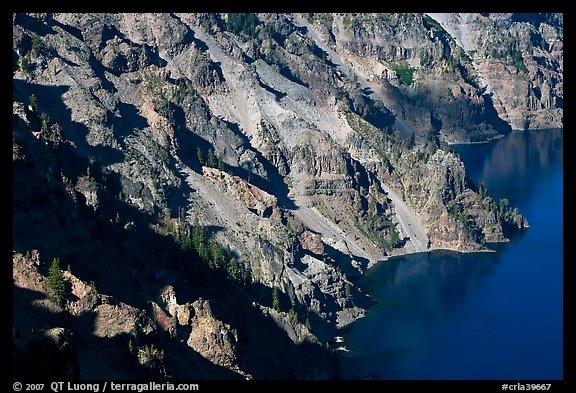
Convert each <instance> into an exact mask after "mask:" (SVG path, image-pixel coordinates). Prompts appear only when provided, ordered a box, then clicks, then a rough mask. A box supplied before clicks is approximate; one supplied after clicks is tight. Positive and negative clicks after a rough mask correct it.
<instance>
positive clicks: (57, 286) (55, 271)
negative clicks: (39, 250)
mask: <svg viewBox="0 0 576 393" xmlns="http://www.w3.org/2000/svg"><path fill="white" fill-rule="evenodd" d="M47 281H48V287H50V289H52V290H53V291H54V296H53V297H52V301H53V302H54V303H56V304H57V305H58V306H60V307H62V306H63V305H64V292H65V285H64V275H63V274H62V270H60V260H59V258H54V259H53V260H52V265H50V269H49V270H48V278H47Z"/></svg>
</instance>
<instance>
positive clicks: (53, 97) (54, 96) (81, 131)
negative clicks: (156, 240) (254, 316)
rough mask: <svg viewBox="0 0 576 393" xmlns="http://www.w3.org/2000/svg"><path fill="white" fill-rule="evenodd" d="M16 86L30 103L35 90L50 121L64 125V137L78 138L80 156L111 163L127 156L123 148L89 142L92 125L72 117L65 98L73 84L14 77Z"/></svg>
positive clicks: (17, 95) (20, 98) (19, 97)
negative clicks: (70, 85)
mask: <svg viewBox="0 0 576 393" xmlns="http://www.w3.org/2000/svg"><path fill="white" fill-rule="evenodd" d="M12 86H13V90H12V96H13V99H14V100H16V101H21V102H23V103H28V101H29V98H30V96H31V95H32V94H35V96H36V99H37V102H38V108H39V109H38V112H39V113H42V112H45V113H46V114H47V115H48V117H49V119H50V122H56V123H58V124H59V125H60V127H61V128H62V134H63V137H64V139H66V140H69V141H72V142H74V144H75V150H76V152H77V155H79V156H80V157H84V158H90V159H92V160H94V161H97V162H99V163H100V164H101V165H110V164H114V163H118V162H122V161H123V160H124V154H123V153H122V152H121V151H118V150H115V149H112V148H110V147H106V146H102V145H96V146H91V145H90V144H88V143H87V141H86V137H87V135H88V132H89V130H88V127H86V126H85V125H84V124H81V123H78V122H75V121H72V120H71V114H72V113H71V110H70V109H69V108H68V107H66V106H65V105H64V102H63V101H62V99H61V97H62V95H63V94H64V93H66V92H67V91H68V90H69V87H67V86H47V85H39V84H34V83H27V82H25V81H22V80H13V81H12Z"/></svg>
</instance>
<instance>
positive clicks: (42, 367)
mask: <svg viewBox="0 0 576 393" xmlns="http://www.w3.org/2000/svg"><path fill="white" fill-rule="evenodd" d="M43 297H44V295H43V294H42V293H39V292H36V291H33V290H29V289H26V288H19V287H14V298H15V299H18V300H17V301H16V302H15V304H14V306H15V311H18V312H17V313H15V316H17V318H16V319H15V320H14V330H15V331H17V332H18V334H17V336H19V337H14V338H13V341H14V343H15V345H16V347H15V348H16V350H14V351H13V362H12V370H13V376H20V377H23V378H26V379H27V380H28V379H32V380H37V379H42V377H45V378H46V379H54V378H57V377H60V378H61V379H66V380H71V379H72V380H76V379H96V380H99V379H122V380H132V379H142V380H151V379H154V380H159V379H194V380H205V379H242V377H241V376H240V375H238V374H237V373H235V372H232V371H230V370H228V369H225V368H223V367H221V366H218V365H215V364H213V363H211V362H210V361H208V360H206V359H204V358H203V357H202V356H201V355H200V354H198V353H197V352H195V351H194V350H193V349H191V348H190V347H188V346H187V345H185V344H184V343H181V342H179V341H177V340H172V339H170V338H169V337H168V335H167V334H166V333H164V332H162V331H156V332H154V333H152V334H144V333H143V332H140V333H139V334H136V335H133V334H128V333H125V332H121V333H119V334H116V335H114V336H112V337H101V336H97V335H96V334H95V333H96V331H95V329H96V324H97V323H98V324H100V327H99V328H100V329H102V328H103V327H102V324H109V327H110V328H111V329H114V330H122V329H118V327H119V325H118V324H117V323H118V322H119V321H116V322H115V321H114V320H110V319H108V320H106V318H110V317H111V316H109V315H107V314H106V313H102V314H100V315H99V316H98V315H97V313H96V312H95V311H90V312H85V313H83V314H80V315H79V316H72V315H70V314H68V313H66V312H59V313H54V312H51V311H49V310H47V309H45V308H42V307H38V306H36V305H33V304H32V300H33V299H40V298H43ZM98 304H101V303H100V302H99V301H98V302H97V305H98ZM116 306H117V307H120V308H122V307H124V306H123V305H122V304H117V305H116ZM97 318H98V322H97ZM53 327H63V328H65V329H67V330H69V331H70V332H71V333H72V335H71V336H70V340H69V344H70V346H69V347H68V350H67V351H64V352H63V351H61V350H58V348H56V347H55V346H53V345H50V344H51V343H50V341H49V340H45V339H44V340H40V339H41V332H42V329H50V328H53ZM29 341H30V342H32V344H33V345H27V342H29ZM130 342H132V347H133V348H135V351H137V349H138V348H145V347H146V346H150V345H153V346H154V347H156V348H158V349H161V350H163V351H164V361H163V365H164V366H166V369H167V370H168V371H169V373H168V375H165V373H164V372H163V371H165V370H164V367H162V366H163V365H162V363H160V362H156V364H154V362H152V364H151V366H152V367H146V366H143V365H140V364H138V362H137V359H136V356H137V355H136V353H135V351H134V352H133V353H130V351H129V348H130V344H129V343H130ZM39 344H41V346H39ZM27 348H28V349H27Z"/></svg>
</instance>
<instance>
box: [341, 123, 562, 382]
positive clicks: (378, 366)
mask: <svg viewBox="0 0 576 393" xmlns="http://www.w3.org/2000/svg"><path fill="white" fill-rule="evenodd" d="M562 148H563V138H562V130H549V131H538V132H524V133H512V134H510V135H508V136H507V137H505V138H502V139H500V140H498V141H494V142H491V143H488V144H483V145H472V146H469V145H467V146H455V147H454V150H456V151H457V152H458V153H459V154H460V156H461V158H462V160H463V161H464V163H465V165H466V169H467V173H468V176H469V177H470V178H471V179H472V180H473V181H475V182H477V183H480V182H484V184H485V185H486V186H487V187H488V192H489V194H490V195H491V196H492V197H493V198H494V199H499V198H501V197H506V198H508V199H509V200H510V204H511V205H512V206H517V207H518V208H519V210H520V212H521V213H522V214H523V215H524V216H525V217H526V218H527V219H528V221H529V222H530V225H531V228H530V229H529V230H528V231H527V232H526V233H524V234H523V235H522V236H519V237H515V238H514V239H513V241H511V242H510V243H507V244H501V245H498V246H497V247H496V248H495V249H496V252H494V253H477V254H458V253H453V252H446V251H434V252H430V253H423V254H414V255H408V256H404V257H398V258H393V259H391V260H390V261H388V262H384V263H381V264H379V265H377V266H375V267H374V268H373V269H371V270H370V271H369V272H368V273H367V274H366V275H365V276H364V277H363V278H362V279H361V280H360V285H361V287H362V288H363V289H364V291H365V292H367V293H369V294H370V295H371V296H372V297H373V298H374V300H375V301H376V302H375V305H374V306H373V307H371V308H370V309H369V310H368V313H367V315H366V317H365V318H363V319H361V320H359V321H356V322H355V323H353V324H351V325H350V326H348V327H347V328H346V329H345V330H344V331H343V334H342V335H343V337H344V340H345V343H344V344H345V345H346V347H347V348H348V349H349V350H350V352H346V353H343V354H342V356H341V360H342V376H343V377H344V378H348V379H350V378H352V379H357V378H361V379H559V378H561V377H562V368H563V367H562V318H563V315H562V260H563V253H562V247H563V232H562V230H563V229H562V228H563V214H562V206H563V198H562V195H563V180H562V179H563V167H562V161H563V156H562ZM535 316H537V317H535Z"/></svg>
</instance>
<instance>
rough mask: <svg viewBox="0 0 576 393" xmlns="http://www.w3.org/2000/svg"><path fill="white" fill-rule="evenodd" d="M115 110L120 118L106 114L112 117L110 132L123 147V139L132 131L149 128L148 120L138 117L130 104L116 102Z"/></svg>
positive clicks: (136, 111) (134, 108)
mask: <svg viewBox="0 0 576 393" xmlns="http://www.w3.org/2000/svg"><path fill="white" fill-rule="evenodd" d="M116 108H117V109H118V111H119V112H120V116H115V115H113V114H111V113H110V112H108V114H109V116H110V117H112V120H111V123H112V132H113V133H114V136H115V137H116V140H118V141H120V142H121V143H122V144H123V145H124V146H125V143H124V138H126V137H127V136H128V135H130V134H132V133H133V130H134V129H137V130H143V129H144V128H147V127H149V124H148V120H146V118H144V117H142V116H140V114H139V113H138V110H137V109H136V107H135V106H134V105H132V104H127V103H125V102H118V104H116Z"/></svg>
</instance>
